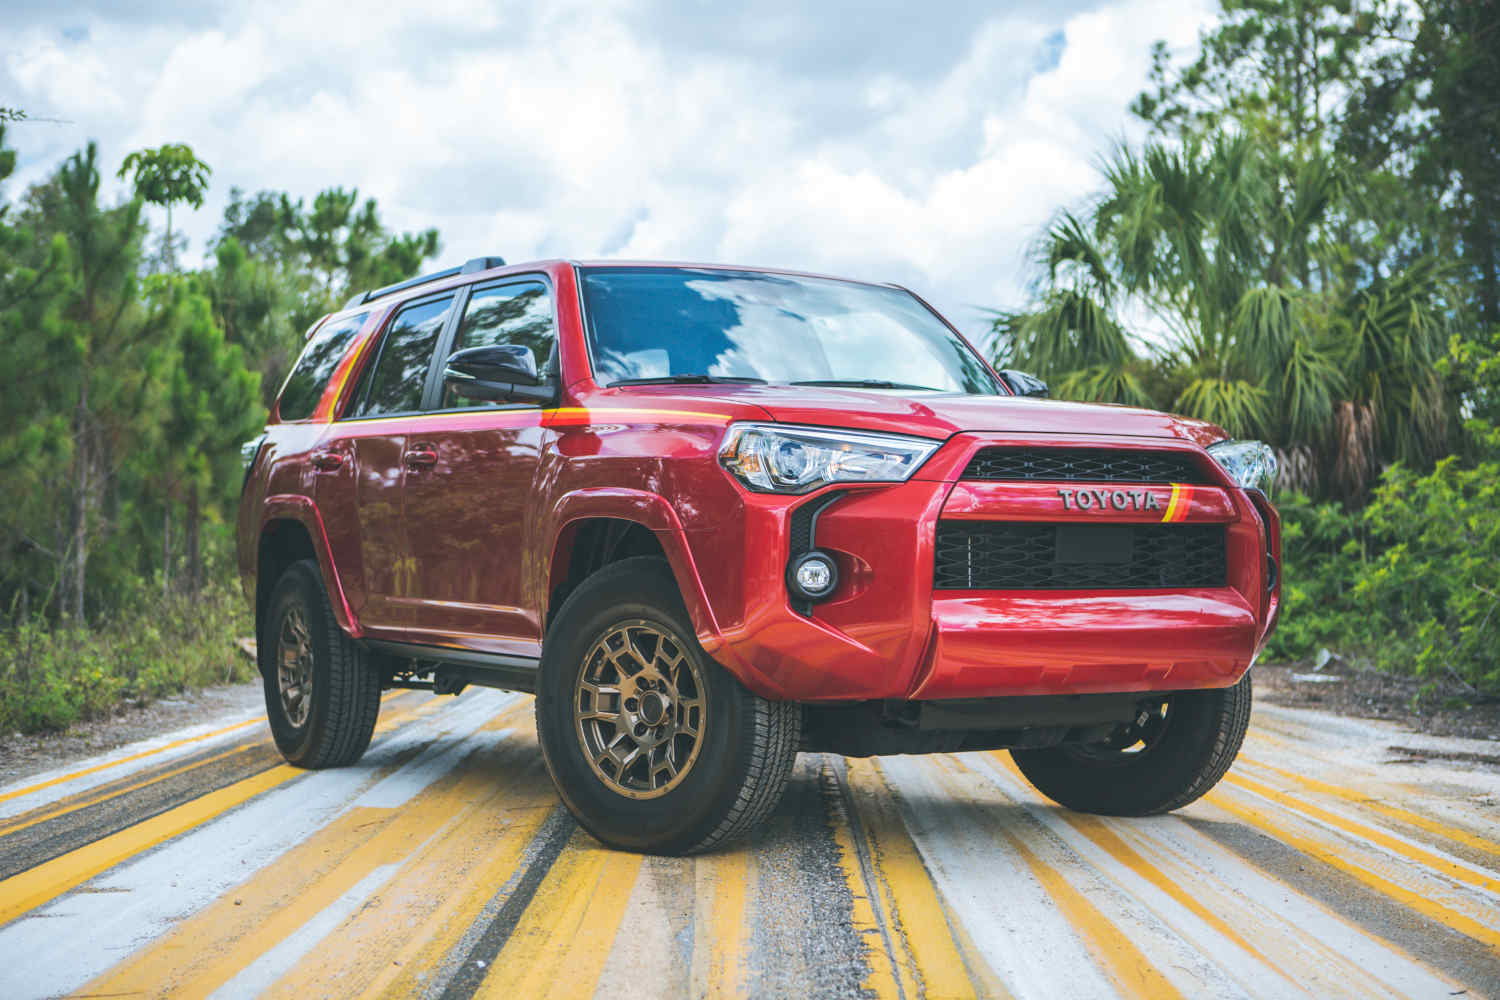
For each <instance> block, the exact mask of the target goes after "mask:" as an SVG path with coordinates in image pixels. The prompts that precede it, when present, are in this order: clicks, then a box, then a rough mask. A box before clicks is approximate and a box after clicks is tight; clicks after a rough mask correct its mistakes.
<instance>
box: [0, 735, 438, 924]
mask: <svg viewBox="0 0 1500 1000" xmlns="http://www.w3.org/2000/svg"><path fill="white" fill-rule="evenodd" d="M417 711H419V710H417ZM417 711H408V712H403V713H401V714H400V715H397V716H394V717H392V718H391V719H388V720H383V721H382V722H381V724H380V725H379V726H377V727H376V730H375V731H376V732H377V733H378V732H382V731H384V730H386V729H389V728H391V727H392V726H395V725H397V724H398V723H399V722H400V721H401V720H402V719H404V718H405V717H407V716H409V715H415V714H417ZM306 773H307V772H306V771H303V770H301V769H300V768H295V767H292V766H290V765H287V764H278V765H275V766H273V767H271V768H270V769H268V770H266V771H262V772H261V773H260V774H256V775H251V776H250V777H248V778H244V779H242V780H240V781H237V782H235V783H233V784H231V785H226V786H224V787H223V788H219V789H215V790H214V791H212V792H208V793H206V794H204V795H200V796H199V797H198V798H196V799H193V800H191V801H189V802H184V803H183V804H182V805H180V806H177V807H175V808H172V809H168V810H167V811H166V812H164V813H159V814H157V815H155V816H153V817H151V818H150V819H147V820H142V821H141V822H139V823H136V824H135V825H133V826H128V827H126V828H125V829H123V830H119V831H117V832H115V833H112V834H110V835H109V836H107V837H101V838H100V839H99V840H96V841H94V842H93V843H91V844H86V845H84V846H83V847H80V848H78V849H77V850H73V851H69V852H68V853H67V854H62V855H59V856H58V857H55V858H53V859H52V860H51V861H44V862H43V863H41V864H39V865H37V866H36V867H35V868H30V869H27V870H26V871H24V872H21V873H20V874H17V875H12V876H11V877H10V878H8V879H5V880H4V881H0V925H4V924H6V923H9V922H10V921H12V920H14V919H15V918H16V917H18V916H20V915H21V914H23V913H26V912H28V911H30V910H34V909H36V908H37V907H39V906H43V905H45V904H47V903H49V902H51V901H52V900H53V899H56V898H57V897H58V896H60V895H62V894H63V893H65V892H67V891H68V890H70V889H74V888H77V887H78V886H80V885H82V884H83V883H84V882H87V881H88V880H89V879H91V878H93V877H94V876H96V875H98V874H100V873H101V872H104V871H108V870H109V869H110V868H113V867H114V866H115V865H118V864H120V863H121V862H124V861H128V860H129V859H130V858H133V857H135V856H136V855H137V854H140V853H141V852H143V851H148V850H150V849H151V848H153V847H155V846H156V845H158V844H161V843H164V842H166V841H168V840H170V839H172V838H173V837H176V836H178V835H180V834H183V833H186V832H187V831H188V830H191V829H193V828H194V827H197V826H201V825H202V824H204V823H206V822H208V821H209V820H211V819H213V818H215V817H217V816H219V815H221V814H223V813H225V812H227V811H228V810H230V809H233V808H234V807H235V806H238V805H240V804H241V803H244V802H248V801H249V800H250V799H253V798H255V797H256V796H257V795H260V794H261V793H262V792H266V791H270V790H271V789H272V788H275V787H276V786H277V785H280V784H282V783H283V782H286V781H290V780H291V779H292V778H295V777H297V776H298V775H301V774H306Z"/></svg>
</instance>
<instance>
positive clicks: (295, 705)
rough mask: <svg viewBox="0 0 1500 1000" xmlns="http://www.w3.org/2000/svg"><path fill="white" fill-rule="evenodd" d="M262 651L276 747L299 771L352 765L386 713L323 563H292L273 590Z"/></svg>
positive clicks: (377, 684) (260, 645)
mask: <svg viewBox="0 0 1500 1000" xmlns="http://www.w3.org/2000/svg"><path fill="white" fill-rule="evenodd" d="M257 648H258V649H259V650H260V660H261V676H262V679H263V681H264V684H265V691H266V717H267V718H268V719H269V720H270V723H271V735H272V736H273V737H274V738H275V740H276V749H277V750H279V751H281V756H282V757H284V758H286V760H287V763H289V764H295V765H297V766H298V767H307V768H323V767H343V766H345V765H348V764H353V763H354V762H355V761H357V760H359V758H360V757H361V756H362V755H363V754H364V752H365V749H366V748H367V747H368V746H369V745H370V737H371V735H372V734H373V733H374V732H375V719H376V717H377V716H378V715H379V714H380V676H379V674H378V673H377V672H376V671H375V669H374V668H373V667H371V666H370V664H369V662H368V660H367V658H366V655H365V651H364V649H363V648H361V647H360V645H359V644H358V643H356V642H355V641H354V640H353V639H350V638H349V637H348V636H347V635H345V634H344V631H343V630H342V629H341V628H339V624H338V621H337V620H336V619H335V618H334V617H333V607H332V606H331V605H330V604H329V603H328V594H327V593H326V592H325V591H324V589H323V577H322V574H321V573H319V571H318V564H317V563H315V562H313V561H312V560H310V559H304V560H301V561H300V562H296V563H293V564H292V565H291V566H289V567H288V568H287V570H286V572H285V573H283V574H282V575H281V579H280V580H278V581H277V582H276V588H275V589H274V590H273V591H272V592H271V600H270V602H269V603H268V604H267V606H266V615H265V619H264V620H263V621H262V622H261V634H260V637H259V639H258V645H257Z"/></svg>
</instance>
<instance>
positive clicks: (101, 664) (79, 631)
mask: <svg viewBox="0 0 1500 1000" xmlns="http://www.w3.org/2000/svg"><path fill="white" fill-rule="evenodd" d="M159 587H160V583H159V582H157V583H156V584H155V585H154V586H152V585H150V583H149V581H141V582H140V583H139V584H138V585H137V586H136V587H134V588H133V589H132V590H131V591H130V592H127V593H124V594H121V595H120V606H119V610H117V611H116V612H115V613H114V614H113V615H111V616H110V617H109V618H108V619H106V620H104V621H101V622H99V623H97V624H95V625H94V626H92V627H89V628H82V627H78V626H73V625H66V624H65V625H59V626H54V627H48V626H45V625H44V624H42V623H38V622H26V623H23V624H22V625H20V626H19V627H17V628H13V629H10V630H8V631H4V632H0V691H4V692H5V697H4V698H0V733H9V732H15V731H18V730H19V731H20V732H28V733H29V732H39V731H45V730H60V729H65V728H67V727H68V726H69V725H71V724H72V723H74V722H76V721H78V720H80V719H90V718H98V717H100V716H104V715H108V714H109V713H110V712H111V711H112V710H113V709H114V708H115V706H116V705H118V704H120V703H122V702H126V701H149V700H152V699H155V698H161V697H163V696H166V695H171V694H177V693H180V692H182V691H185V690H189V689H193V688H200V687H205V686H207V685H209V684H224V683H228V682H231V681H244V680H250V679H253V678H254V677H255V668H254V665H253V664H252V663H251V662H250V661H249V660H248V659H247V658H246V657H245V656H244V654H242V653H241V652H240V651H239V650H238V649H237V648H236V647H235V639H236V638H238V637H240V636H247V635H250V634H251V633H252V631H253V625H252V623H251V620H250V612H249V609H248V607H246V603H245V599H244V597H243V595H242V594H240V593H239V591H238V590H237V589H236V588H235V587H233V586H232V585H230V584H215V585H211V586H209V587H206V588H204V590H203V591H202V592H201V593H199V595H198V596H197V597H195V598H189V597H185V596H172V597H168V598H165V599H164V598H162V597H161V596H160V591H159V589H157V588H159Z"/></svg>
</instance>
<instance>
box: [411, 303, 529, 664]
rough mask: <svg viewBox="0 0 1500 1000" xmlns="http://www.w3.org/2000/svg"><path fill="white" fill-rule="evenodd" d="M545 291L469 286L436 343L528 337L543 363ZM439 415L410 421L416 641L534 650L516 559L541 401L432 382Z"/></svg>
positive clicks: (522, 541) (524, 540) (521, 547)
mask: <svg viewBox="0 0 1500 1000" xmlns="http://www.w3.org/2000/svg"><path fill="white" fill-rule="evenodd" d="M555 343H556V333H555V324H554V319H553V310H552V296H551V293H550V291H549V289H548V286H547V285H546V284H545V283H544V282H542V281H541V280H539V279H535V278H526V279H521V280H517V279H514V278H511V279H506V280H505V281H503V282H501V283H497V284H493V285H481V286H477V287H475V288H474V289H473V290H472V291H471V292H470V294H469V296H468V300H467V304H466V305H465V306H464V308H463V318H462V319H461V320H460V322H459V323H458V324H457V326H456V329H455V331H454V333H453V337H452V343H451V344H450V345H448V346H446V347H445V348H444V350H443V355H444V357H446V356H447V355H448V354H451V353H452V352H454V351H457V350H460V349H462V348H466V347H479V346H485V345H493V344H513V345H524V346H526V347H528V348H530V349H531V350H532V352H533V355H534V356H535V358H536V362H537V370H538V371H539V372H546V371H548V370H549V368H550V366H551V365H553V364H554V363H555V362H554V361H553V358H554V345H555ZM435 392H436V393H437V396H436V413H435V414H433V415H431V416H428V417H426V418H424V419H423V420H421V421H418V422H415V423H414V424H413V426H412V428H411V429H410V431H409V434H408V437H407V454H408V455H416V456H419V457H420V461H421V464H420V465H417V464H411V465H408V467H407V471H406V486H405V499H404V508H405V520H406V532H405V534H406V538H407V541H408V545H409V548H408V552H409V553H410V560H411V569H412V573H413V580H414V585H413V591H412V594H411V601H412V603H413V604H414V605H415V607H414V609H413V610H414V611H417V617H419V618H420V622H421V624H420V626H419V628H420V630H421V631H424V632H426V633H428V634H427V635H426V636H425V637H424V636H423V635H418V634H413V636H412V638H413V640H414V641H418V642H421V641H428V642H444V641H447V642H457V643H460V644H462V645H467V646H470V647H472V648H478V649H485V650H487V651H490V652H496V653H507V654H511V655H519V656H534V655H536V653H537V649H538V646H539V643H540V642H541V637H542V622H541V620H540V617H539V615H538V612H537V609H534V608H528V607H525V606H524V605H525V603H526V602H525V601H524V600H523V599H522V596H521V594H522V580H523V568H524V567H523V565H522V563H523V560H524V559H526V558H533V559H537V558H546V555H545V554H540V555H539V554H538V553H536V552H535V551H534V546H533V545H532V544H530V543H531V541H532V538H533V534H532V530H533V524H534V522H535V520H536V517H537V515H538V513H539V512H538V511H537V510H536V509H535V505H534V504H533V503H532V497H533V496H535V480H536V475H537V465H538V459H539V455H540V452H541V449H542V447H543V443H544V436H545V435H548V434H550V433H551V432H550V431H547V430H544V429H543V427H542V426H541V424H542V411H541V408H540V407H538V406H535V405H530V404H514V403H500V404H493V403H479V402H476V401H474V400H469V399H464V398H462V397H460V396H458V395H457V394H455V393H454V392H453V391H452V390H451V389H448V388H446V387H444V386H441V385H439V386H438V387H437V388H436V389H435Z"/></svg>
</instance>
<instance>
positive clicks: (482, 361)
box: [443, 344, 556, 405]
mask: <svg viewBox="0 0 1500 1000" xmlns="http://www.w3.org/2000/svg"><path fill="white" fill-rule="evenodd" d="M443 383H444V384H445V385H449V386H452V387H453V391H454V392H456V393H458V394H459V395H460V396H464V397H466V398H468V399H483V400H488V401H490V402H517V403H541V404H543V405H545V404H547V403H551V402H552V401H553V400H554V399H555V398H556V390H555V389H554V387H553V386H551V385H549V384H546V383H545V382H544V381H543V380H542V378H541V377H540V376H539V375H538V374H537V370H536V359H535V358H534V357H533V356H532V354H531V348H529V347H523V346H521V345H520V344H487V345H485V346H483V347H466V348H464V349H463V350H461V351H454V352H453V353H452V354H450V355H449V356H448V363H447V364H446V365H444V366H443Z"/></svg>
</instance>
